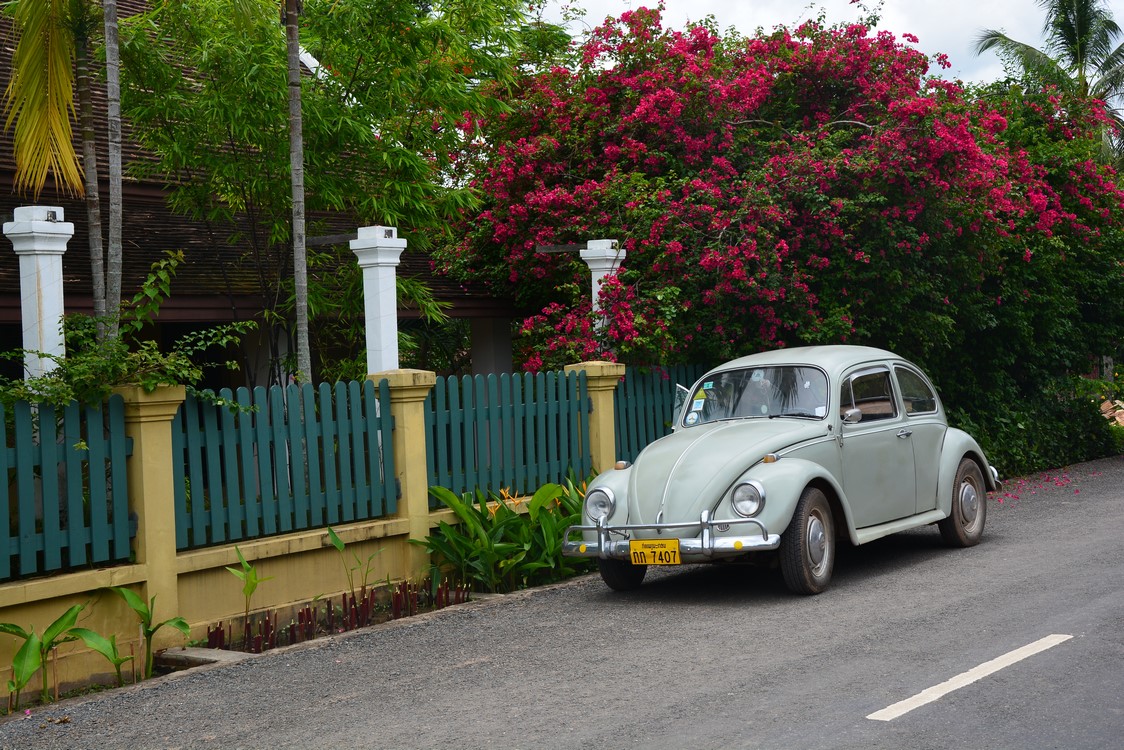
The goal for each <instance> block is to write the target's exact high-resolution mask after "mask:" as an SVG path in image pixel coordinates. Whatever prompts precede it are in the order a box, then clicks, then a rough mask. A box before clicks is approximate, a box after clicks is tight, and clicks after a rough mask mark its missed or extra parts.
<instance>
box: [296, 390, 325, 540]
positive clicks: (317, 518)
mask: <svg viewBox="0 0 1124 750" xmlns="http://www.w3.org/2000/svg"><path fill="white" fill-rule="evenodd" d="M301 402H302V403H303V405H304V449H305V455H306V456H307V457H308V507H309V516H310V521H311V523H312V528H319V527H320V526H323V525H324V516H325V513H326V512H327V500H326V498H325V496H324V484H323V482H322V481H321V477H320V468H321V466H322V465H323V462H324V451H323V447H322V446H321V445H320V435H321V431H320V417H319V414H318V413H317V410H316V388H314V387H313V385H312V383H305V384H303V385H302V386H301Z"/></svg>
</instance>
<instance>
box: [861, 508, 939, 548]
mask: <svg viewBox="0 0 1124 750" xmlns="http://www.w3.org/2000/svg"><path fill="white" fill-rule="evenodd" d="M946 518H948V514H946V513H944V512H943V511H940V510H928V511H925V512H924V513H921V514H920V515H916V516H909V517H908V518H899V519H898V520H896V521H890V523H884V524H881V525H879V526H868V527H866V528H865V529H857V530H856V531H855V540H856V543H857V544H866V543H867V542H873V541H874V540H875V539H881V538H882V537H884V536H889V535H890V534H897V533H898V532H899V531H906V530H907V529H916V528H918V527H919V526H928V525H929V524H931V523H936V522H937V521H943V520H944V519H946Z"/></svg>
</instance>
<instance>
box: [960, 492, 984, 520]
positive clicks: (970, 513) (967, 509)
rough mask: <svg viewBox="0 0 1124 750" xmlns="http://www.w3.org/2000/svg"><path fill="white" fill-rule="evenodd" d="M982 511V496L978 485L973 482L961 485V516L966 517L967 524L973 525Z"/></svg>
mask: <svg viewBox="0 0 1124 750" xmlns="http://www.w3.org/2000/svg"><path fill="white" fill-rule="evenodd" d="M979 512H980V496H979V493H977V492H976V487H975V485H973V484H972V483H971V482H964V484H962V485H960V517H961V518H963V519H964V525H965V526H971V525H972V524H973V523H975V521H976V515H977V514H978V513H979Z"/></svg>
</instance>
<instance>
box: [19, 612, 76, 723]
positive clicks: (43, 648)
mask: <svg viewBox="0 0 1124 750" xmlns="http://www.w3.org/2000/svg"><path fill="white" fill-rule="evenodd" d="M84 608H85V605H84V604H75V605H74V606H73V607H71V608H70V609H68V610H66V611H65V612H63V613H62V615H60V616H59V618H58V619H57V620H55V621H54V622H52V623H51V624H50V625H48V626H47V629H46V630H45V631H43V635H42V637H40V636H39V635H37V634H36V633H35V628H34V627H33V628H32V629H31V630H24V629H23V628H21V627H20V626H19V625H16V624H15V623H11V622H0V633H7V634H8V635H14V636H15V637H17V638H22V639H23V641H24V644H23V646H21V647H20V650H19V651H18V652H16V658H15V660H13V662H12V673H13V679H12V680H9V682H8V685H9V687H8V690H9V691H10V692H14V693H17V695H16V704H17V706H18V705H19V695H18V693H19V691H20V690H23V688H24V687H26V686H27V683H28V681H29V680H30V679H31V675H33V674H35V671H36V670H38V671H39V673H40V675H41V677H42V685H43V687H42V692H41V694H40V699H41V701H42V703H44V704H47V703H50V701H51V691H50V684H49V683H48V682H47V657H48V656H49V655H50V653H51V649H53V648H56V647H58V646H60V645H62V644H63V643H68V642H70V641H73V640H77V638H78V636H76V635H74V634H73V633H72V630H73V628H74V625H75V623H77V622H78V613H79V612H81V611H82V610H83V609H84ZM16 662H19V664H18V665H17V663H16Z"/></svg>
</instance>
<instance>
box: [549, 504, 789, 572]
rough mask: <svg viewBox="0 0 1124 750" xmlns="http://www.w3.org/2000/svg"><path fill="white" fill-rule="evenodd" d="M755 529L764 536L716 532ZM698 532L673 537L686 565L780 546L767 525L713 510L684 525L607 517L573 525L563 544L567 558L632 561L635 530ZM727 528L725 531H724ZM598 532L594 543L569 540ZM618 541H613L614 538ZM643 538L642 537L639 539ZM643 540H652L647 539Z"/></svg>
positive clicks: (754, 519) (778, 537)
mask: <svg viewBox="0 0 1124 750" xmlns="http://www.w3.org/2000/svg"><path fill="white" fill-rule="evenodd" d="M746 525H749V526H753V527H756V529H757V530H759V531H760V532H761V533H759V534H747V535H738V536H718V535H716V534H715V533H714V532H715V530H716V528H717V527H723V526H724V527H734V526H746ZM683 530H688V533H690V530H695V532H694V533H697V534H698V536H695V537H693V538H689V539H684V538H683V537H681V536H679V534H678V533H674V534H670V536H676V537H678V538H679V557H680V559H682V561H683V562H706V561H707V560H714V559H721V558H725V557H735V556H737V555H741V554H745V553H747V552H761V551H764V550H771V549H776V548H777V547H779V546H780V544H781V537H780V534H770V533H769V530H768V529H766V528H765V524H763V523H761V522H760V521H758V520H757V519H756V518H730V519H721V520H715V519H713V518H711V517H710V511H709V510H704V511H703V512H702V516H701V517H700V518H699V520H698V521H687V522H683V523H647V524H624V525H620V526H609V525H607V524H606V523H605V519H604V518H600V519H598V520H597V524H596V525H594V526H570V527H569V528H567V529H566V534H565V536H564V537H563V541H562V554H563V555H565V556H566V557H600V558H602V559H604V560H609V559H614V560H628V559H630V554H629V547H628V542H629V540H630V539H632V538H633V537H632V534H631V532H633V531H654V532H655V533H656V534H661V533H663V532H665V531H672V532H681V531H683ZM725 530H726V529H723V531H725ZM577 531H581V532H588V531H592V532H596V539H595V540H591V541H586V540H585V539H583V540H582V541H578V542H574V541H570V534H571V532H577ZM614 536H615V537H617V538H613V537H614ZM637 538H640V537H637ZM643 538H652V537H651V536H647V535H646V536H645V537H643Z"/></svg>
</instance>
